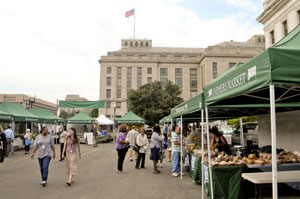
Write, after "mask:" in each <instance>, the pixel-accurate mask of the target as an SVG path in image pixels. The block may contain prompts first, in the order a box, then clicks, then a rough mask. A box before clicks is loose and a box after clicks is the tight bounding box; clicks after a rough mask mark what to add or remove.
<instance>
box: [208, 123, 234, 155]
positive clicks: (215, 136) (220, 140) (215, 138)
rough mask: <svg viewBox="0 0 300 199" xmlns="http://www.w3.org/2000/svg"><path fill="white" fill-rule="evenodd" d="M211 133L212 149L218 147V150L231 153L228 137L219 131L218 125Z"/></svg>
mask: <svg viewBox="0 0 300 199" xmlns="http://www.w3.org/2000/svg"><path fill="white" fill-rule="evenodd" d="M210 133H211V135H212V137H211V141H210V145H211V147H212V149H215V148H217V149H218V151H219V152H220V151H224V152H225V153H227V154H228V155H231V150H230V148H229V145H228V144H227V141H226V139H225V138H224V136H223V135H222V134H221V133H220V132H219V130H218V127H217V126H214V127H212V129H211V130H210Z"/></svg>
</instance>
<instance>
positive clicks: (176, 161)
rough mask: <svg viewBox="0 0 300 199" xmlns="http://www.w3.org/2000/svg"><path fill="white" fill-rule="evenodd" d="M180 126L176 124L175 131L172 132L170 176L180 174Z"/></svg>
mask: <svg viewBox="0 0 300 199" xmlns="http://www.w3.org/2000/svg"><path fill="white" fill-rule="evenodd" d="M180 132H181V128H180V127H179V126H176V128H175V132H174V131H173V132H172V139H171V141H172V176H175V177H178V176H179V175H180V170H181V166H180V158H181V157H180V156H181V154H180V151H181V144H182V143H181V140H180Z"/></svg>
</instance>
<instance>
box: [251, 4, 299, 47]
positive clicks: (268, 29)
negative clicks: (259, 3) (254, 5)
mask: <svg viewBox="0 0 300 199" xmlns="http://www.w3.org/2000/svg"><path fill="white" fill-rule="evenodd" d="M256 20H257V21H258V22H259V23H262V24H263V25H264V32H265V37H266V48H268V47H270V46H272V45H273V44H275V43H276V42H278V41H280V40H281V39H282V38H283V37H284V36H286V35H287V34H288V33H289V32H290V31H292V30H293V29H294V28H295V27H296V26H297V25H298V24H299V23H300V1H299V0H265V1H264V11H263V13H262V14H261V15H259V16H258V17H257V19H256Z"/></svg>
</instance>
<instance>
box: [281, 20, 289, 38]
mask: <svg viewBox="0 0 300 199" xmlns="http://www.w3.org/2000/svg"><path fill="white" fill-rule="evenodd" d="M282 25H283V31H284V36H286V35H287V34H288V33H289V29H288V24H287V20H285V21H284V22H282Z"/></svg>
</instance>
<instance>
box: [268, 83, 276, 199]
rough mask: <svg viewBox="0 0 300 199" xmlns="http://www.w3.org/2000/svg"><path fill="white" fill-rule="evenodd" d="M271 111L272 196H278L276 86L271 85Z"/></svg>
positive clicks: (274, 198)
mask: <svg viewBox="0 0 300 199" xmlns="http://www.w3.org/2000/svg"><path fill="white" fill-rule="evenodd" d="M270 109H271V110H270V111H271V139H272V188H273V194H272V196H273V197H272V198H273V199H277V198H278V190H277V153H276V148H277V146H276V144H277V143H276V110H275V88H274V85H270Z"/></svg>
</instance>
